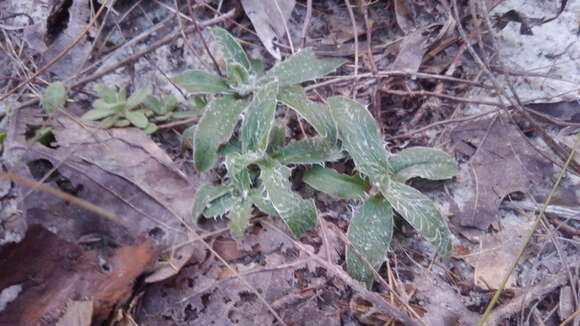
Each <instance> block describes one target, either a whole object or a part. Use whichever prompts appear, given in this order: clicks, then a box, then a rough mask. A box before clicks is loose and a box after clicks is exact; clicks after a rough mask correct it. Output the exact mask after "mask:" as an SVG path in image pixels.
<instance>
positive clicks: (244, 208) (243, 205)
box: [228, 200, 252, 240]
mask: <svg viewBox="0 0 580 326" xmlns="http://www.w3.org/2000/svg"><path fill="white" fill-rule="evenodd" d="M251 217H252V203H251V202H250V201H248V200H245V201H242V202H240V203H239V204H238V205H236V206H235V207H233V208H232V209H231V210H230V213H229V214H228V218H229V219H230V223H229V224H228V225H229V227H230V233H231V234H232V236H233V237H234V238H235V239H238V240H240V239H241V238H243V237H244V231H246V228H247V227H248V225H249V224H250V218H251Z"/></svg>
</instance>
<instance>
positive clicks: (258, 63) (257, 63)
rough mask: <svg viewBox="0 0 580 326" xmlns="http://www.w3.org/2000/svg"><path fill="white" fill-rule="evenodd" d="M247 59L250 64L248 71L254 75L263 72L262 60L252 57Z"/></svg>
mask: <svg viewBox="0 0 580 326" xmlns="http://www.w3.org/2000/svg"><path fill="white" fill-rule="evenodd" d="M249 59H250V66H251V69H250V71H252V72H253V73H254V75H256V76H260V75H262V74H263V73H264V63H263V62H262V60H258V59H253V58H249Z"/></svg>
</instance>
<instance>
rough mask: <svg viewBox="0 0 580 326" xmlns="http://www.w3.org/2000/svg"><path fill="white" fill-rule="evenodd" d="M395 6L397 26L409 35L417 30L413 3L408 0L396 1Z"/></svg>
mask: <svg viewBox="0 0 580 326" xmlns="http://www.w3.org/2000/svg"><path fill="white" fill-rule="evenodd" d="M394 4H395V19H396V20H397V25H399V28H400V29H401V30H402V31H403V33H405V34H408V33H411V31H413V29H415V12H414V10H413V3H412V2H411V1H407V0H394Z"/></svg>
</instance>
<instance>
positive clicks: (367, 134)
mask: <svg viewBox="0 0 580 326" xmlns="http://www.w3.org/2000/svg"><path fill="white" fill-rule="evenodd" d="M327 103H328V106H329V108H330V112H331V115H332V117H333V119H334V121H335V123H336V127H337V130H338V135H339V139H340V141H341V144H342V148H343V149H344V150H345V151H346V152H348V154H349V156H350V158H352V160H353V162H354V164H355V169H356V172H357V173H356V174H355V175H344V174H340V173H338V172H337V171H336V170H333V169H330V168H323V167H321V166H315V167H313V168H311V169H310V170H309V171H307V172H306V173H305V175H304V179H303V180H304V182H305V183H307V184H308V185H310V186H311V187H312V188H314V189H316V190H318V191H321V192H325V193H327V194H329V195H331V196H333V197H335V198H340V199H346V200H354V201H358V202H361V203H362V204H361V205H359V208H358V209H356V210H355V212H354V214H353V217H352V220H351V223H350V225H349V228H348V232H347V237H348V239H349V241H350V246H348V247H347V251H346V267H347V270H348V272H349V273H350V274H351V275H352V276H353V277H354V278H356V279H358V280H361V281H364V282H366V283H367V284H372V281H373V280H374V275H375V273H374V272H373V269H375V270H378V268H379V267H380V265H381V264H382V263H383V262H384V260H385V253H386V251H387V249H388V247H389V244H390V242H391V238H392V234H393V224H394V223H393V210H394V211H396V212H397V213H399V215H400V216H401V217H402V218H404V219H405V220H406V221H407V222H409V224H411V225H412V226H413V227H414V228H415V229H416V230H417V231H418V232H419V233H420V234H421V235H422V236H423V237H424V238H425V239H427V240H428V241H430V242H431V243H432V244H433V245H434V246H435V247H436V248H437V250H438V251H439V253H440V254H442V255H447V254H448V253H449V251H450V250H451V240H450V235H449V229H448V227H447V224H446V222H445V221H444V220H443V219H442V217H441V214H440V212H439V210H438V209H437V208H436V207H435V205H434V204H433V202H432V201H431V200H430V199H429V198H428V197H427V196H425V195H423V194H422V193H421V192H419V191H418V190H416V189H415V188H413V187H411V186H409V185H406V184H405V183H406V182H407V181H408V180H410V179H412V178H415V177H419V178H423V179H429V180H445V179H449V178H452V177H453V176H455V175H456V174H457V166H456V163H455V161H454V160H453V158H451V157H450V156H449V155H448V154H446V153H445V152H442V151H439V150H435V149H432V148H427V147H412V148H408V149H404V150H402V151H401V152H399V153H397V154H395V155H392V154H391V153H389V152H388V151H387V150H386V149H385V147H384V145H383V141H382V139H381V137H380V132H379V130H378V128H377V124H376V122H375V120H374V119H373V117H372V115H371V114H370V113H369V111H368V110H367V109H366V108H365V107H363V106H362V105H360V104H359V103H357V102H354V101H352V100H349V99H346V98H341V97H331V98H329V99H328V102H327ZM371 268H372V269H371Z"/></svg>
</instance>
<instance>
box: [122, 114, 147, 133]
mask: <svg viewBox="0 0 580 326" xmlns="http://www.w3.org/2000/svg"><path fill="white" fill-rule="evenodd" d="M125 118H127V120H129V121H130V122H131V124H132V125H134V126H135V127H137V128H139V129H144V128H145V127H147V125H148V124H149V121H148V120H147V117H146V116H145V113H143V111H142V110H137V111H127V112H125Z"/></svg>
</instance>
